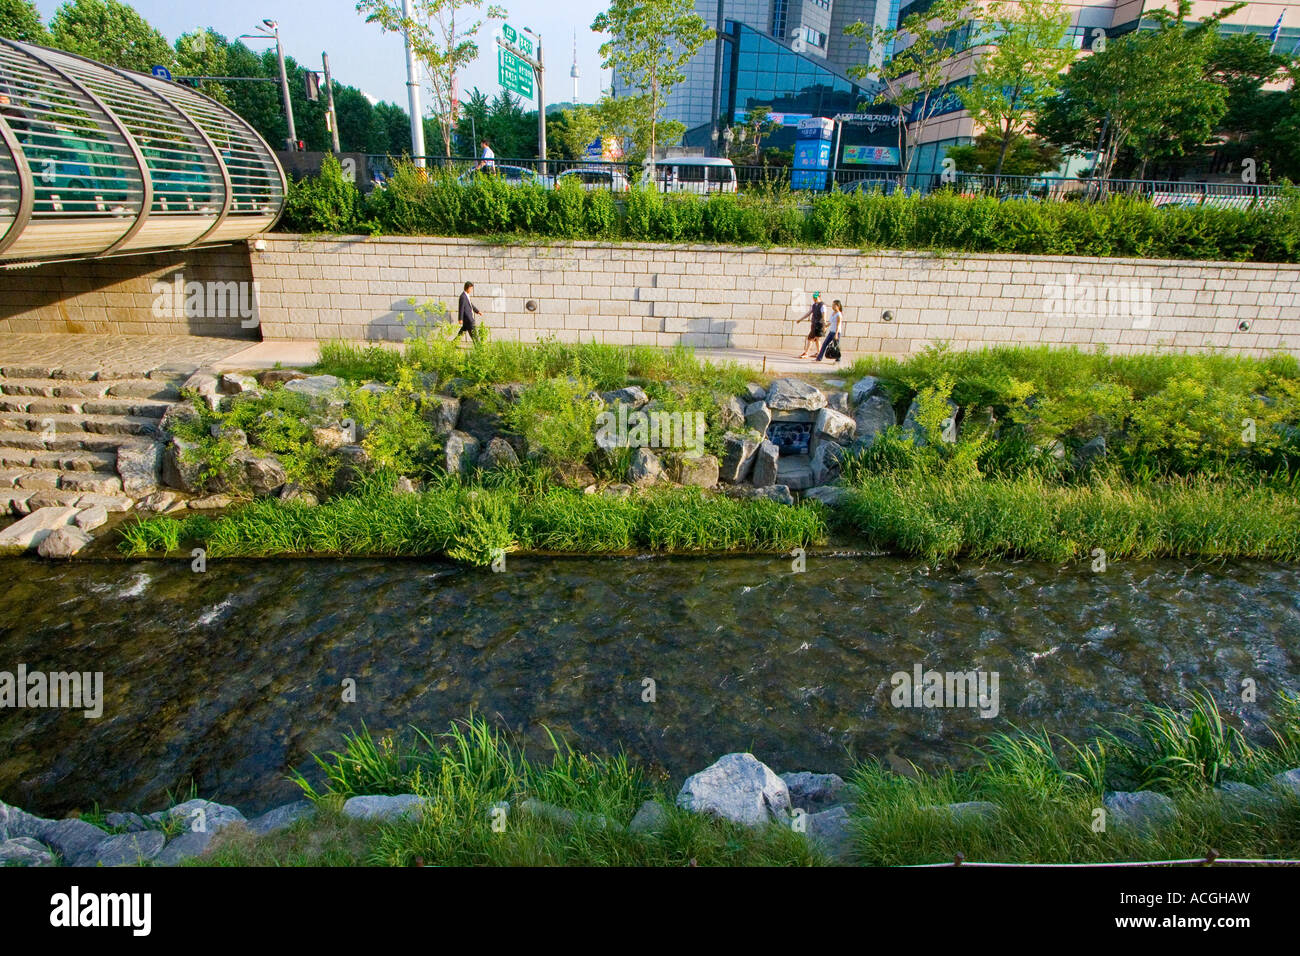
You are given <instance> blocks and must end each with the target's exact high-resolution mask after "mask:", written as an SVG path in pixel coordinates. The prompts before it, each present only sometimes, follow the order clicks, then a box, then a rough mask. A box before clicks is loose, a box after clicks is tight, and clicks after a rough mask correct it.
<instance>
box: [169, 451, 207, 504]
mask: <svg viewBox="0 0 1300 956" xmlns="http://www.w3.org/2000/svg"><path fill="white" fill-rule="evenodd" d="M198 454H199V446H198V445H196V444H195V443H194V442H188V441H185V440H184V439H181V438H172V440H171V441H170V442H168V444H167V448H166V450H165V451H164V452H163V468H162V480H163V484H165V485H166V486H167V487H169V488H176V489H178V490H180V491H184V492H186V493H187V494H191V495H194V494H201V493H202V492H204V491H207V490H209V489H208V488H207V487H205V484H204V481H203V464H202V463H201V462H200V461H198V459H197V456H198Z"/></svg>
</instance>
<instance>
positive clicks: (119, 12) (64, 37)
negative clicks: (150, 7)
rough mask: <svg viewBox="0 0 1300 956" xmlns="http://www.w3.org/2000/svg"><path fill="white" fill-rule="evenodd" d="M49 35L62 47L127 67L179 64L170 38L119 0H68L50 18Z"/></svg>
mask: <svg viewBox="0 0 1300 956" xmlns="http://www.w3.org/2000/svg"><path fill="white" fill-rule="evenodd" d="M50 34H51V36H52V37H53V39H54V45H55V46H56V47H58V48H59V49H60V50H67V51H68V52H70V53H79V54H80V55H82V56H85V57H89V58H90V59H92V60H98V61H99V62H101V63H107V64H109V65H110V66H117V67H121V68H122V69H125V70H135V71H137V72H140V73H148V72H149V70H150V69H151V68H152V67H154V66H165V67H168V68H169V69H170V68H171V67H174V66H175V65H176V55H175V53H174V52H173V51H172V47H171V44H170V43H168V42H167V39H166V38H165V37H164V36H163V35H162V34H161V33H159V32H158V31H157V30H155V29H154V28H153V27H152V26H150V25H149V23H148V22H147V21H146V20H145V19H144V17H142V16H140V14H138V13H136V12H135V10H133V9H132V8H131V7H129V6H127V5H126V4H125V3H119V2H118V0H68V2H67V3H65V4H63V6H61V7H59V9H58V10H57V11H55V13H54V17H53V18H52V19H51V20H50Z"/></svg>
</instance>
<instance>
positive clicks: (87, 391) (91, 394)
mask: <svg viewBox="0 0 1300 956" xmlns="http://www.w3.org/2000/svg"><path fill="white" fill-rule="evenodd" d="M184 381H185V377H184V376H182V377H180V378H177V379H175V380H168V379H148V378H130V379H107V380H105V381H103V382H71V381H61V380H59V379H53V378H34V379H33V378H18V379H7V378H0V395H10V396H20V395H29V396H32V397H34V398H80V399H97V398H151V399H154V400H155V401H163V402H174V401H177V400H178V399H179V398H180V397H181V389H180V386H181V384H182V383H183V382H184Z"/></svg>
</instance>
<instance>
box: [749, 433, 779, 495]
mask: <svg viewBox="0 0 1300 956" xmlns="http://www.w3.org/2000/svg"><path fill="white" fill-rule="evenodd" d="M780 460H781V449H779V448H777V447H776V445H774V444H772V443H771V442H770V441H767V440H766V439H764V440H763V443H762V444H761V445H759V446H758V451H757V452H756V453H755V454H754V469H753V471H752V472H751V477H750V479H749V480H750V484H752V485H753V486H754V487H755V488H769V487H771V486H772V485H774V484H776V469H777V463H778V462H779V461H780Z"/></svg>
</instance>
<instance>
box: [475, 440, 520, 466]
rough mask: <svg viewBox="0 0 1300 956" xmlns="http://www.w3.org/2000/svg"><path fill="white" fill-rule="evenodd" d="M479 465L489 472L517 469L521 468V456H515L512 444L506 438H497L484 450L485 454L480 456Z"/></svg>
mask: <svg viewBox="0 0 1300 956" xmlns="http://www.w3.org/2000/svg"><path fill="white" fill-rule="evenodd" d="M478 465H479V467H480V468H485V469H488V470H491V469H494V468H517V467H519V456H518V455H517V454H515V450H514V448H512V447H511V446H510V442H508V441H506V440H505V439H504V438H500V437H496V438H493V439H492V440H491V441H490V442H488V443H487V448H485V449H483V453H482V454H481V455H479V458H478Z"/></svg>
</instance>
